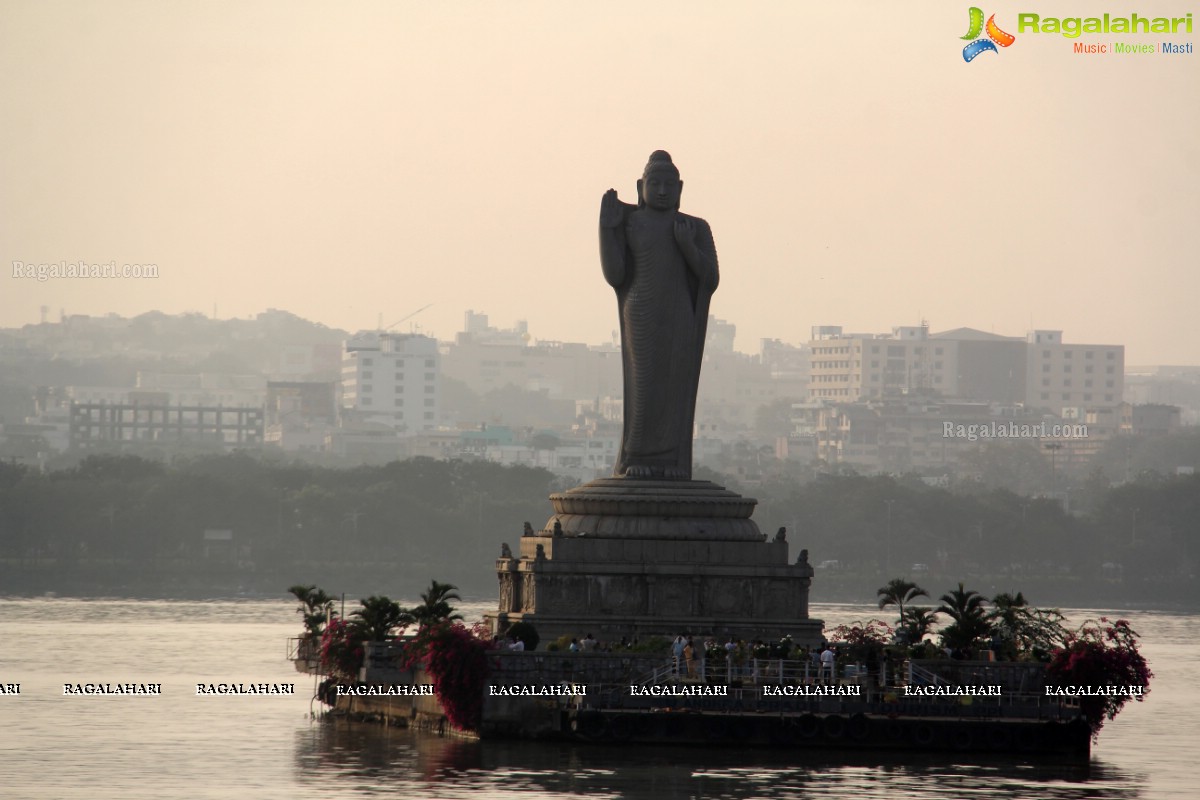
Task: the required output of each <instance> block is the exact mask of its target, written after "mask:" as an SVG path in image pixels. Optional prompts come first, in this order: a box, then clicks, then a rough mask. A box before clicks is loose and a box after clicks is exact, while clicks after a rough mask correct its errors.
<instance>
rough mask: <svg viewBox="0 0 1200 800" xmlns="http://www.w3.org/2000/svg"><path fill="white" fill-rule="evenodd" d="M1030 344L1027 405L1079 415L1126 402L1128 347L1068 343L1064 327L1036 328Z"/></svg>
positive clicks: (1027, 366) (1027, 356) (1026, 380)
mask: <svg viewBox="0 0 1200 800" xmlns="http://www.w3.org/2000/svg"><path fill="white" fill-rule="evenodd" d="M1027 347H1028V349H1027V351H1026V373H1025V404H1026V405H1027V406H1030V407H1032V408H1045V409H1049V410H1051V411H1053V412H1054V413H1056V414H1060V415H1062V416H1064V417H1075V418H1078V417H1080V416H1082V414H1086V413H1087V410H1089V409H1096V408H1116V407H1117V406H1119V405H1121V403H1122V401H1123V399H1124V392H1125V346H1124V345H1117V344H1064V343H1063V340H1062V331H1050V330H1035V331H1031V332H1030V334H1029V337H1028V341H1027ZM1068 409H1078V410H1075V411H1069V410H1068Z"/></svg>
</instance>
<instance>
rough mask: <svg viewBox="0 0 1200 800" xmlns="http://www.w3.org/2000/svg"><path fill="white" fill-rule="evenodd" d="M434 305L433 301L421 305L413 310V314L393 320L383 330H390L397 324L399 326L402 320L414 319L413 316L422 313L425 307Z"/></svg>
mask: <svg viewBox="0 0 1200 800" xmlns="http://www.w3.org/2000/svg"><path fill="white" fill-rule="evenodd" d="M432 306H433V303H430V304H429V305H425V306H421V307H420V308H418V309H417V310H416V311H414V312H412V313H411V314H409V315H408V316H406V317H401V318H400V319H398V320H396V321H395V322H393V323H392V324H391V325H388V326H387V327H386V328H384V329H383V330H385V331H390V330H391V329H392V328H394V327H396V326H397V325H399V324H400V323H401V322H404V321H406V320H410V319H412V318H413V317H415V316H416V315H417V314H420V313H421V312H422V311H424V310H425V309H427V308H431V307H432Z"/></svg>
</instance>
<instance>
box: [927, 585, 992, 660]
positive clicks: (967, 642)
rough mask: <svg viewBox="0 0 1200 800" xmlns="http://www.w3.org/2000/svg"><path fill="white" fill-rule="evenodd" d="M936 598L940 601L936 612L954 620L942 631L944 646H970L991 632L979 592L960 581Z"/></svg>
mask: <svg viewBox="0 0 1200 800" xmlns="http://www.w3.org/2000/svg"><path fill="white" fill-rule="evenodd" d="M938 599H939V600H941V601H942V604H941V605H940V606H938V608H937V610H938V612H939V613H943V614H947V615H949V616H950V618H951V619H953V620H954V622H953V623H951V624H950V625H949V626H947V627H946V628H945V629H944V630H943V631H942V642H943V644H945V646H946V647H951V648H960V647H970V646H971V645H972V644H974V643H975V641H976V640H977V639H981V638H983V637H984V636H987V635H988V633H990V632H991V630H992V626H991V624H990V623H989V622H988V619H987V612H986V611H984V608H983V604H984V603H985V602H986V598H984V596H983V595H981V594H980V593H979V592H976V591H974V590H968V589H966V588H964V587H963V585H962V583H961V582H960V583H959V584H958V588H957V589H953V590H951V591H949V592H947V593H946V594H944V595H942V596H941V597H940V598H938Z"/></svg>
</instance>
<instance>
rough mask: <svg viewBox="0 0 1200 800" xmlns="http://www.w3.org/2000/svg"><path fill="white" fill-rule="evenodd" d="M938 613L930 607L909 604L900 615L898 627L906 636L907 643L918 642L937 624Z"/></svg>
mask: <svg viewBox="0 0 1200 800" xmlns="http://www.w3.org/2000/svg"><path fill="white" fill-rule="evenodd" d="M937 621H938V615H937V612H936V611H934V610H933V609H932V608H925V607H922V606H910V607H909V608H906V609H904V612H903V613H902V614H901V615H900V629H901V630H903V631H904V633H905V635H906V636H907V637H908V643H909V644H919V643H920V642H921V640H922V639H924V638H925V635H926V634H928V633H929V632H930V631H932V630H933V626H934V625H936V624H937Z"/></svg>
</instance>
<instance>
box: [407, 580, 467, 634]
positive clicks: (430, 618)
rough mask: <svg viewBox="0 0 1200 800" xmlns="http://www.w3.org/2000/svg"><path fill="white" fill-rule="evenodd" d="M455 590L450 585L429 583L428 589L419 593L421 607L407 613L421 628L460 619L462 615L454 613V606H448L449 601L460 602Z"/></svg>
mask: <svg viewBox="0 0 1200 800" xmlns="http://www.w3.org/2000/svg"><path fill="white" fill-rule="evenodd" d="M457 589H458V587H457V586H455V585H454V584H451V583H440V582H438V581H437V580H433V581H430V583H429V588H428V589H427V590H425V591H424V592H422V593H421V605H419V606H416V607H414V608H413V609H411V611H410V612H409V613H410V614H411V615H412V618H413V619H414V620H415V621H416V622H417V623H419V624H420V626H421V627H422V628H424V627H427V626H429V625H435V624H437V623H439V622H442V621H444V620H456V619H462V614H458V613H456V612H455V611H454V606H452V605H450V601H451V600H462V598H461V597H459V596H458V592H457V591H456V590H457Z"/></svg>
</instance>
